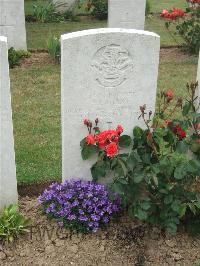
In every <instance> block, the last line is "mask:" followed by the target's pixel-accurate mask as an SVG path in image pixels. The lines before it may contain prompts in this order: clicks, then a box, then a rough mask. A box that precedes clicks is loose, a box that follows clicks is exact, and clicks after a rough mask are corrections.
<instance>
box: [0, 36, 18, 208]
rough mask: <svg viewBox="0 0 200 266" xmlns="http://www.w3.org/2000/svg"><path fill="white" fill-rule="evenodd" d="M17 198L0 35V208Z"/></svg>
mask: <svg viewBox="0 0 200 266" xmlns="http://www.w3.org/2000/svg"><path fill="white" fill-rule="evenodd" d="M17 198H18V196H17V181H16V168H15V152H14V139H13V124H12V110H11V96H10V79H9V67H8V47H7V38H6V37H1V36H0V210H1V209H2V208H3V207H4V206H5V205H8V204H10V203H17Z"/></svg>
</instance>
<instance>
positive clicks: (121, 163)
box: [118, 159, 128, 176]
mask: <svg viewBox="0 0 200 266" xmlns="http://www.w3.org/2000/svg"><path fill="white" fill-rule="evenodd" d="M118 163H119V165H120V166H121V168H122V170H123V174H124V176H126V175H127V172H128V170H127V167H126V165H125V163H124V162H123V161H122V160H120V159H119V160H118Z"/></svg>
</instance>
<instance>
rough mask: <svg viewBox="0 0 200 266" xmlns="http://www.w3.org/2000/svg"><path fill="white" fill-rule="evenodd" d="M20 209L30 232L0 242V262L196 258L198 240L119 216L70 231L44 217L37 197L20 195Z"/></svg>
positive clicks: (184, 261) (185, 261)
mask: <svg viewBox="0 0 200 266" xmlns="http://www.w3.org/2000/svg"><path fill="white" fill-rule="evenodd" d="M19 202H20V210H21V212H22V213H23V214H24V215H26V216H27V217H30V218H31V219H32V221H33V224H32V228H31V230H30V233H29V234H27V235H26V236H23V237H22V238H20V239H19V240H17V241H16V242H15V243H14V244H6V245H4V246H0V265H4V266H14V265H20V266H24V265H27V266H30V265H34V266H36V265H48V266H51V265H52V266H57V265H58V266H59V265H60V266H63V265H77V266H79V265H80V266H87V265H91V266H93V265H116V266H117V265H127V266H128V265H154V266H155V265H193V263H195V262H197V261H198V260H200V249H199V245H200V238H195V239H194V238H192V237H190V236H188V235H187V234H184V233H183V232H180V233H178V234H177V235H176V236H171V235H167V234H164V233H162V232H161V230H160V229H158V228H155V227H153V228H150V227H148V226H147V225H145V224H142V223H140V222H138V221H131V220H129V219H128V218H125V217H123V218H121V219H120V220H119V222H117V223H113V224H111V225H110V226H109V228H107V229H106V230H100V231H99V232H98V233H96V234H88V235H83V234H71V233H70V232H69V231H68V230H64V229H60V228H59V227H57V225H56V224H55V223H54V222H52V221H48V220H47V219H46V217H45V216H42V215H41V213H40V211H39V208H38V207H39V206H38V203H37V199H36V198H29V197H25V198H21V199H20V201H19Z"/></svg>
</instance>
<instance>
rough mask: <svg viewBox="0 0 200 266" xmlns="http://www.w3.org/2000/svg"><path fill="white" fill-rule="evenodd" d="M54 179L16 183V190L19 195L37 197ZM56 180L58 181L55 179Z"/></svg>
mask: <svg viewBox="0 0 200 266" xmlns="http://www.w3.org/2000/svg"><path fill="white" fill-rule="evenodd" d="M53 182H54V181H53V180H51V181H49V182H44V183H33V184H18V185H17V190H18V193H19V195H20V196H21V197H26V196H29V197H34V196H35V197H38V196H39V195H40V194H41V193H42V192H43V191H44V190H45V189H46V188H48V187H49V186H50V185H51V184H52V183H53ZM55 182H58V181H55Z"/></svg>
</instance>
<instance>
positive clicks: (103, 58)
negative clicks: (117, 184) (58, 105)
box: [61, 28, 160, 180]
mask: <svg viewBox="0 0 200 266" xmlns="http://www.w3.org/2000/svg"><path fill="white" fill-rule="evenodd" d="M61 47H62V48H61V58H62V59H61V77H62V78H61V79H62V85H61V87H62V93H61V101H62V177H63V180H64V179H69V178H73V177H74V178H76V177H77V178H84V179H86V178H91V175H90V170H89V169H90V167H91V162H90V161H83V160H82V158H81V154H80V145H79V142H80V140H81V139H83V138H84V137H85V136H86V135H87V130H86V128H85V126H84V125H83V119H84V118H86V117H87V118H89V119H91V120H93V121H94V119H95V118H96V117H98V118H99V120H100V128H101V129H102V130H106V129H108V124H109V122H111V123H112V124H111V125H110V127H111V128H115V127H116V126H117V125H118V124H122V125H123V126H124V132H125V133H128V134H130V135H132V130H133V127H134V126H136V125H143V124H142V123H141V121H138V116H139V106H140V105H143V104H146V105H147V106H148V108H149V109H151V110H152V111H154V109H155V101H156V88H157V76H158V65H159V50H160V37H159V36H158V35H157V34H155V33H151V32H145V31H138V30H129V29H108V28H107V29H106V28H105V29H92V30H86V31H80V32H74V33H70V34H66V35H62V36H61Z"/></svg>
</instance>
